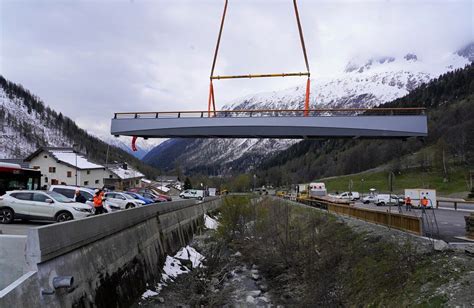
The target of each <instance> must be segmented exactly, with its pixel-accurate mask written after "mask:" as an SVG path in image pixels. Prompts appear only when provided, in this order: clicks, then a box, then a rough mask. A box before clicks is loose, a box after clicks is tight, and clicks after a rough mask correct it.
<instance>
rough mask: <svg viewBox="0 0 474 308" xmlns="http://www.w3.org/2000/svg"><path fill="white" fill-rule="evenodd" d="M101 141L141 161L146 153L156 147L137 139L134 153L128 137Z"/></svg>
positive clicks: (109, 138)
mask: <svg viewBox="0 0 474 308" xmlns="http://www.w3.org/2000/svg"><path fill="white" fill-rule="evenodd" d="M102 140H104V141H105V142H107V143H108V144H110V145H113V146H116V147H118V148H120V149H122V150H124V151H125V152H127V153H129V154H132V155H133V156H135V157H136V158H138V159H142V158H143V157H145V155H146V154H148V152H150V151H151V150H152V149H153V148H154V147H156V144H153V143H148V142H146V141H145V140H143V139H142V138H139V139H137V141H136V144H135V145H136V147H137V151H136V152H134V151H133V150H132V144H131V138H129V137H128V138H120V137H119V138H116V137H108V138H104V139H102Z"/></svg>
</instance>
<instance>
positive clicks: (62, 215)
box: [56, 212, 73, 222]
mask: <svg viewBox="0 0 474 308" xmlns="http://www.w3.org/2000/svg"><path fill="white" fill-rule="evenodd" d="M68 220H73V217H72V215H71V213H69V212H61V213H59V214H58V215H57V216H56V221H57V222H63V221H68Z"/></svg>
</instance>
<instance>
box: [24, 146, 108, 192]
mask: <svg viewBox="0 0 474 308" xmlns="http://www.w3.org/2000/svg"><path fill="white" fill-rule="evenodd" d="M25 161H26V162H28V163H29V166H30V168H32V169H38V170H40V171H41V186H44V185H46V186H47V187H49V186H50V185H57V184H62V185H76V186H86V187H92V188H101V187H103V186H104V179H105V178H109V174H110V172H109V171H108V170H106V168H105V167H104V166H102V165H99V164H95V163H93V162H91V161H89V160H88V159H87V158H86V157H85V156H84V155H83V154H81V153H78V152H76V151H74V150H73V149H72V148H53V147H42V148H39V149H38V150H37V151H36V152H34V153H33V154H31V155H30V156H28V157H27V158H26V159H25Z"/></svg>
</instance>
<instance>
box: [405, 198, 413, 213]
mask: <svg viewBox="0 0 474 308" xmlns="http://www.w3.org/2000/svg"><path fill="white" fill-rule="evenodd" d="M411 206H412V205H411V198H410V196H407V197H406V198H405V207H406V211H407V212H408V211H411Z"/></svg>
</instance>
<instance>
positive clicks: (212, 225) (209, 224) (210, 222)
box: [204, 214, 219, 230]
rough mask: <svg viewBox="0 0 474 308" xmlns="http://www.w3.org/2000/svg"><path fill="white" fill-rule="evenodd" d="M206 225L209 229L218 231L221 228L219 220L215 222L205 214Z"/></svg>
mask: <svg viewBox="0 0 474 308" xmlns="http://www.w3.org/2000/svg"><path fill="white" fill-rule="evenodd" d="M204 225H205V226H206V228H208V229H213V230H216V229H217V227H218V226H219V222H217V220H215V219H213V218H211V217H209V216H207V215H206V214H204Z"/></svg>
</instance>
